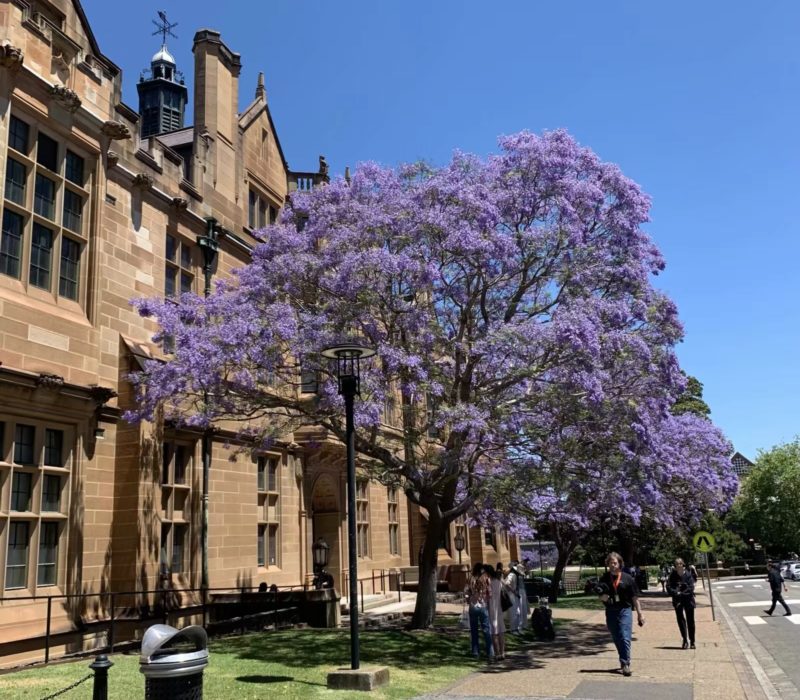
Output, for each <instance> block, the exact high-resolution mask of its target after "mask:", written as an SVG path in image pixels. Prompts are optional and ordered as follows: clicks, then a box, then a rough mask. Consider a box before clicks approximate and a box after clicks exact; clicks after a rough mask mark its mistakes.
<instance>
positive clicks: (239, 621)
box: [0, 586, 308, 663]
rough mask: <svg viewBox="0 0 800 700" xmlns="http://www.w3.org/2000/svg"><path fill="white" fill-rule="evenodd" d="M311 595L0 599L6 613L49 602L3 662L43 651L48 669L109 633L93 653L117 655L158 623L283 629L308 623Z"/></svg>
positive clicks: (0, 648) (291, 591)
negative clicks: (58, 651) (59, 649)
mask: <svg viewBox="0 0 800 700" xmlns="http://www.w3.org/2000/svg"><path fill="white" fill-rule="evenodd" d="M307 590H308V589H307V587H305V586H281V587H278V586H271V587H270V588H269V589H267V590H264V589H263V588H262V589H258V588H253V587H241V588H209V589H202V588H184V589H154V590H146V591H113V592H110V591H108V592H101V593H75V594H63V595H50V596H41V595H39V596H35V595H34V596H20V597H16V596H15V597H13V598H0V604H3V605H6V606H8V607H6V608H5V609H6V610H10V609H12V607H11V606H12V605H13V606H17V605H19V604H25V603H30V602H37V601H38V602H45V601H46V614H45V619H44V620H43V621H42V627H41V628H39V629H31V630H30V631H29V633H28V635H27V636H26V637H25V638H24V639H17V640H13V639H12V640H9V641H7V642H4V643H3V644H2V645H0V656H5V655H8V654H16V653H19V651H20V647H24V651H31V650H35V649H42V650H43V654H44V662H45V663H47V662H48V661H49V660H50V652H51V648H52V647H53V646H66V647H69V646H70V645H71V644H72V645H75V644H78V646H82V642H80V643H78V642H77V641H76V637H78V638H83V637H85V636H86V635H90V634H95V635H98V634H103V633H105V638H106V644H105V645H104V646H100V647H95V648H94V649H92V653H97V652H98V651H100V650H104V651H107V652H108V653H112V652H114V650H115V649H117V648H119V647H121V646H123V645H130V644H135V645H138V643H139V639H138V637H139V636H140V635H139V632H140V631H141V630H142V628H143V627H144V626H149V625H151V624H155V623H158V622H161V623H164V624H172V623H177V624H176V625H175V626H180V622H181V621H182V620H185V619H186V618H195V619H197V620H198V621H200V622H201V624H202V625H203V627H205V628H206V629H207V630H208V631H209V632H210V633H212V634H213V633H221V632H232V631H237V630H239V631H240V632H242V633H244V632H245V631H246V630H247V629H253V628H257V629H263V628H265V627H274V628H275V629H278V628H279V627H281V626H289V625H291V624H293V623H295V622H299V621H302V620H301V617H302V614H303V605H304V602H305V596H306V591H307ZM54 619H57V620H58V621H59V622H63V621H64V620H66V621H68V629H64V628H63V626H62V627H60V628H58V629H54V625H53V623H54ZM29 624H30V623H29ZM36 627H38V625H36ZM37 642H38V643H37ZM81 651H82V650H81Z"/></svg>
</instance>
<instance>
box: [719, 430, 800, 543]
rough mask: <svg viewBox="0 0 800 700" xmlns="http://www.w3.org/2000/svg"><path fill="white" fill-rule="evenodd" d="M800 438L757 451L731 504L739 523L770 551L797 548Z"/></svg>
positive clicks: (798, 533) (799, 498)
mask: <svg viewBox="0 0 800 700" xmlns="http://www.w3.org/2000/svg"><path fill="white" fill-rule="evenodd" d="M798 513H800V438H795V439H794V441H793V442H788V443H786V444H783V445H777V446H775V447H773V448H772V449H771V450H769V451H767V452H761V453H759V455H758V457H757V458H756V464H755V467H754V468H753V469H752V471H751V472H750V473H749V474H748V475H747V477H746V478H745V480H744V481H743V483H742V489H741V491H740V493H739V495H738V497H737V498H736V501H735V503H734V507H733V517H734V518H735V520H736V522H737V523H738V524H740V525H741V527H742V528H743V529H744V530H745V531H746V532H747V533H748V534H749V535H750V536H751V537H754V538H755V539H756V540H758V541H760V542H761V544H763V545H764V547H765V548H766V549H767V551H768V552H770V553H775V554H779V553H782V552H789V551H798V550H800V527H798V524H797V517H798Z"/></svg>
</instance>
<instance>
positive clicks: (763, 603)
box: [728, 598, 800, 608]
mask: <svg viewBox="0 0 800 700" xmlns="http://www.w3.org/2000/svg"><path fill="white" fill-rule="evenodd" d="M786 604H787V605H793V604H794V605H800V600H798V599H797V598H790V599H789V600H787V601H786ZM770 605H772V601H771V600H748V601H745V602H743V603H728V607H729V608H765V607H766V608H768V607H769V606H770Z"/></svg>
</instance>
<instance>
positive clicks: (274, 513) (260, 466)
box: [255, 455, 281, 568]
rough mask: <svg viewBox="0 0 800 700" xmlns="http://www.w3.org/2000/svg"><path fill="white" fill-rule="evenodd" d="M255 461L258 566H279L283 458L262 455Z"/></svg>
mask: <svg viewBox="0 0 800 700" xmlns="http://www.w3.org/2000/svg"><path fill="white" fill-rule="evenodd" d="M255 461H256V474H257V477H256V486H257V499H258V512H259V522H258V524H257V531H258V543H257V552H258V559H257V561H258V566H261V567H264V566H266V567H271V568H277V567H279V566H280V508H281V502H280V498H281V458H280V457H279V456H277V455H259V456H258V457H256V459H255Z"/></svg>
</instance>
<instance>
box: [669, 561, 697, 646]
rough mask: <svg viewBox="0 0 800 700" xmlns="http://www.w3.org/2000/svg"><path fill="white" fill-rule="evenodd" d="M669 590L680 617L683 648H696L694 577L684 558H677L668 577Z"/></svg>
mask: <svg viewBox="0 0 800 700" xmlns="http://www.w3.org/2000/svg"><path fill="white" fill-rule="evenodd" d="M667 592H668V593H669V594H670V595H671V596H672V607H673V608H675V617H676V618H677V619H678V629H679V630H680V633H681V639H682V640H683V643H682V644H681V648H682V649H686V648H687V647H689V646H690V645H691V648H692V649H694V648H695V645H694V629H695V626H694V609H695V605H696V603H695V598H694V577H693V576H692V573H691V571H689V570H688V569H687V568H686V564H685V563H684V561H683V559H681V558H678V559H676V560H675V568H674V569H673V570H672V572H671V573H670V575H669V579H667Z"/></svg>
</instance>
